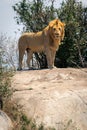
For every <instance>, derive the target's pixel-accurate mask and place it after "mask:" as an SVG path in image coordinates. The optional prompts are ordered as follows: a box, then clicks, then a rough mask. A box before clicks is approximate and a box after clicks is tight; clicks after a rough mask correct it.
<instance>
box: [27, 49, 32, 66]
mask: <svg viewBox="0 0 87 130" xmlns="http://www.w3.org/2000/svg"><path fill="white" fill-rule="evenodd" d="M26 51H27V66H28V68H30V60H31V59H32V57H33V52H32V51H31V50H30V49H26Z"/></svg>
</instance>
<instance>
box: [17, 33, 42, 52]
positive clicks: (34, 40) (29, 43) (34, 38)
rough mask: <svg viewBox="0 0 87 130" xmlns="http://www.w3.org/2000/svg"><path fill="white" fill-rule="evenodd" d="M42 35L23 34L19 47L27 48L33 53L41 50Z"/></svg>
mask: <svg viewBox="0 0 87 130" xmlns="http://www.w3.org/2000/svg"><path fill="white" fill-rule="evenodd" d="M43 39H44V38H43V34H42V31H41V32H37V33H33V32H30V33H24V34H22V36H21V37H20V39H19V47H21V46H22V47H24V48H29V49H31V50H33V51H38V50H43V48H44V46H43Z"/></svg>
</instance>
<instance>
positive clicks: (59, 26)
mask: <svg viewBox="0 0 87 130" xmlns="http://www.w3.org/2000/svg"><path fill="white" fill-rule="evenodd" d="M64 26H65V24H64V23H62V22H61V21H60V20H54V21H52V22H50V23H49V30H50V35H51V37H52V39H54V40H59V39H61V40H62V39H63V37H64Z"/></svg>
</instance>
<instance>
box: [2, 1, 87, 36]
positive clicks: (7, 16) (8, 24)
mask: <svg viewBox="0 0 87 130" xmlns="http://www.w3.org/2000/svg"><path fill="white" fill-rule="evenodd" d="M19 1H20V0H2V2H0V35H1V34H5V35H6V36H7V37H12V38H18V37H19V36H20V35H21V34H20V32H21V30H22V27H23V26H22V25H17V24H16V21H15V20H14V17H15V16H16V14H15V12H14V10H13V9H12V6H13V5H14V4H15V3H17V2H19ZM56 1H57V6H60V3H61V2H62V0H56ZM80 1H82V2H83V4H84V5H85V6H87V0H80ZM18 30H20V31H18Z"/></svg>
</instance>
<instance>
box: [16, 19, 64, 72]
mask: <svg viewBox="0 0 87 130" xmlns="http://www.w3.org/2000/svg"><path fill="white" fill-rule="evenodd" d="M64 26H65V24H64V23H62V22H61V21H60V20H58V19H55V20H53V21H51V22H50V23H49V25H48V26H47V27H46V28H44V29H43V30H42V31H40V32H37V33H29V32H28V33H24V34H23V35H22V36H21V37H20V39H19V42H18V48H19V70H21V69H22V60H23V56H24V53H25V51H27V65H28V67H29V63H30V60H31V58H32V56H33V53H34V52H45V54H46V58H47V64H48V68H53V67H54V60H55V54H56V51H57V50H58V48H59V45H60V43H61V40H63V38H64Z"/></svg>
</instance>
